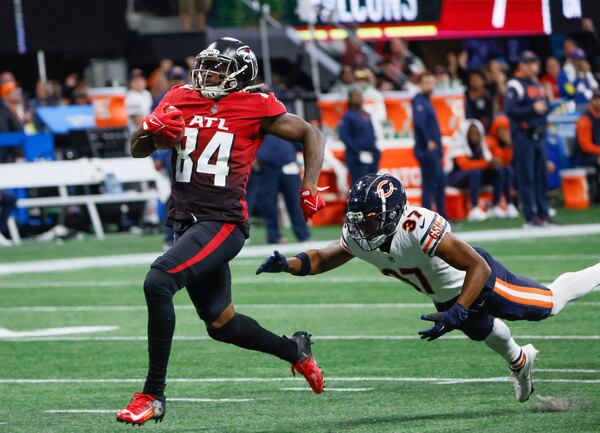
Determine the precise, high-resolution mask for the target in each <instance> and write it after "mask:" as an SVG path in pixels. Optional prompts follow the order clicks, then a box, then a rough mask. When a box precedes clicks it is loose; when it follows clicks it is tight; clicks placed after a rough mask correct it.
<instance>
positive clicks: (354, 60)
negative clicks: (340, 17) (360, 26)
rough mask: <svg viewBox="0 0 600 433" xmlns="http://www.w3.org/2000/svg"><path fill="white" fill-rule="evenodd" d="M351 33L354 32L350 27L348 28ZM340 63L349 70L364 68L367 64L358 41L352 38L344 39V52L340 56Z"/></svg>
mask: <svg viewBox="0 0 600 433" xmlns="http://www.w3.org/2000/svg"><path fill="white" fill-rule="evenodd" d="M349 30H350V31H351V32H353V31H355V29H353V28H352V26H349ZM340 61H341V63H342V64H344V65H348V66H350V67H351V68H353V69H355V68H364V67H366V66H367V65H368V64H369V61H368V59H367V56H366V54H365V53H364V52H363V49H362V47H361V45H360V41H359V40H357V39H354V38H352V37H347V38H346V39H344V52H343V54H342V55H341V56H340Z"/></svg>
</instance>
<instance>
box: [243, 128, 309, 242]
mask: <svg viewBox="0 0 600 433" xmlns="http://www.w3.org/2000/svg"><path fill="white" fill-rule="evenodd" d="M256 162H257V163H258V171H257V172H256V176H255V177H254V179H253V181H254V188H256V191H255V194H256V196H255V197H256V205H257V206H258V207H259V209H260V212H261V215H262V216H263V219H264V222H265V227H266V228H267V242H268V243H270V244H277V243H285V242H287V239H285V238H283V237H282V236H281V232H280V231H279V208H278V206H277V199H278V195H279V193H281V194H282V195H283V199H284V201H285V206H286V208H287V211H288V215H289V216H290V221H291V223H292V230H293V231H294V234H295V235H296V237H297V238H298V240H299V241H300V242H304V241H307V240H309V238H310V233H309V231H308V226H307V225H306V221H304V215H303V214H302V209H301V208H300V202H299V201H298V191H300V186H301V185H300V184H301V183H302V179H301V178H300V166H299V165H298V162H297V161H296V148H295V147H294V145H293V144H292V143H290V142H289V141H286V140H282V139H281V138H279V137H275V136H274V135H267V136H265V139H264V140H263V143H262V144H261V146H260V148H259V149H258V153H257V154H256Z"/></svg>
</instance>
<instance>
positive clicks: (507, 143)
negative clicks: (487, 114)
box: [486, 115, 519, 219]
mask: <svg viewBox="0 0 600 433" xmlns="http://www.w3.org/2000/svg"><path fill="white" fill-rule="evenodd" d="M486 143H487V145H488V148H489V149H490V152H491V153H492V156H493V157H494V158H496V159H497V160H499V161H502V167H501V168H499V169H498V173H499V174H500V176H501V179H502V180H501V185H500V188H501V191H500V195H501V197H500V199H501V200H502V199H504V202H505V205H506V206H505V208H502V207H500V208H498V207H494V209H493V210H492V212H493V214H494V216H496V217H498V218H504V217H506V218H511V219H512V218H518V217H519V211H518V210H517V208H516V206H515V204H514V199H513V194H512V192H513V187H514V170H513V167H512V160H513V149H512V139H511V136H510V120H508V117H506V116H504V115H501V116H496V117H495V118H494V121H493V122H492V127H491V129H490V134H489V135H488V136H487V137H486Z"/></svg>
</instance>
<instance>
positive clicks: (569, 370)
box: [533, 368, 600, 374]
mask: <svg viewBox="0 0 600 433" xmlns="http://www.w3.org/2000/svg"><path fill="white" fill-rule="evenodd" d="M533 371H540V372H543V373H592V374H593V373H600V370H588V369H578V368H535V369H534V370H533Z"/></svg>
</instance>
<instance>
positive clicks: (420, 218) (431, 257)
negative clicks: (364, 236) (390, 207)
mask: <svg viewBox="0 0 600 433" xmlns="http://www.w3.org/2000/svg"><path fill="white" fill-rule="evenodd" d="M450 231H451V229H450V224H448V222H447V221H446V220H445V219H444V218H443V217H442V216H441V215H439V214H437V213H435V212H433V211H430V210H429V209H425V208H422V207H417V206H409V207H408V208H407V209H406V211H405V212H404V215H403V216H402V218H401V219H400V222H399V224H398V228H397V229H396V232H395V233H394V237H393V238H392V243H391V246H390V252H389V253H386V252H384V251H381V250H380V249H376V250H374V251H364V250H363V249H361V248H360V246H359V244H358V243H357V242H356V241H355V240H354V239H352V237H351V236H350V234H349V232H348V229H347V227H346V226H344V228H343V229H342V237H341V239H340V244H341V246H342V247H343V248H344V249H346V250H347V251H348V252H349V253H351V254H352V255H354V256H355V257H358V258H359V259H362V260H364V261H365V262H368V263H370V264H372V265H373V266H375V267H377V268H378V269H379V270H380V271H381V273H382V274H384V275H387V276H389V277H394V278H397V279H399V280H401V281H403V282H405V283H406V284H408V285H410V286H412V287H413V288H414V289H416V290H417V291H419V292H422V293H424V294H425V295H427V296H429V297H430V298H431V299H432V300H434V301H435V302H446V301H449V300H450V299H453V298H455V297H456V296H458V294H459V293H460V291H461V289H462V285H463V282H464V279H465V272H464V271H460V270H458V269H456V268H453V267H452V266H450V265H449V264H448V263H446V262H445V261H443V260H442V259H440V258H439V257H436V256H435V251H436V249H437V247H438V245H439V244H440V242H441V240H442V238H443V237H444V235H445V234H446V233H450Z"/></svg>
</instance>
